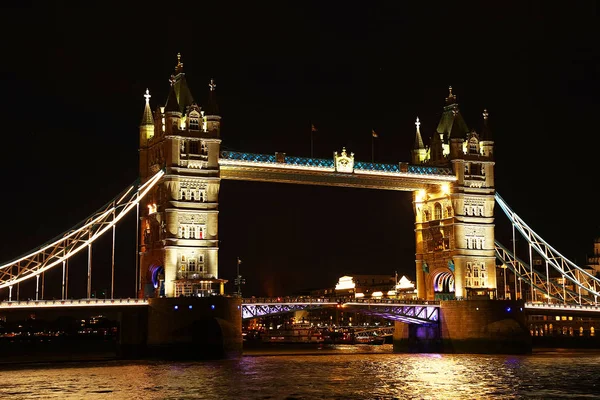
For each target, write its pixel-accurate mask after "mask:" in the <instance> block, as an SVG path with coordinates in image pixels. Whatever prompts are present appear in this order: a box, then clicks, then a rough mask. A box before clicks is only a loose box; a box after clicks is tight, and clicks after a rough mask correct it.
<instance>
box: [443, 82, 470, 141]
mask: <svg viewBox="0 0 600 400" xmlns="http://www.w3.org/2000/svg"><path fill="white" fill-rule="evenodd" d="M449 92H450V93H449V95H448V97H446V105H445V106H444V111H443V113H442V118H440V123H439V124H438V126H437V129H436V131H437V133H443V134H444V137H445V138H461V139H464V138H465V137H466V136H467V133H469V128H468V127H467V124H466V123H465V120H464V119H463V117H462V115H461V113H460V110H459V108H458V103H457V102H456V95H454V94H452V86H450V87H449Z"/></svg>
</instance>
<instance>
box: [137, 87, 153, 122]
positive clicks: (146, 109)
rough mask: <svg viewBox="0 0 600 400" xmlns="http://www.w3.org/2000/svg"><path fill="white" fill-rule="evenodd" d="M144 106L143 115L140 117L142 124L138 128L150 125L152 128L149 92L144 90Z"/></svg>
mask: <svg viewBox="0 0 600 400" xmlns="http://www.w3.org/2000/svg"><path fill="white" fill-rule="evenodd" d="M144 97H145V98H146V106H145V107H144V114H143V115H142V123H141V124H140V126H145V125H152V126H154V118H153V117H152V110H151V109H150V97H152V96H150V91H149V90H148V89H146V94H145V95H144Z"/></svg>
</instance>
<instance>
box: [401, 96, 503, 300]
mask: <svg viewBox="0 0 600 400" xmlns="http://www.w3.org/2000/svg"><path fill="white" fill-rule="evenodd" d="M449 92H450V93H449V95H448V97H447V98H446V105H445V106H444V109H443V113H442V117H441V119H440V122H439V124H438V126H437V129H436V131H435V132H434V133H433V135H432V137H431V140H430V143H429V145H428V146H427V147H426V146H425V145H424V144H423V140H422V137H421V132H420V122H419V120H418V119H417V123H416V125H417V133H416V138H415V145H414V149H413V151H412V162H413V164H424V165H431V166H445V167H450V168H452V170H453V172H454V174H455V175H456V178H457V180H456V181H455V182H454V183H453V184H452V185H448V186H443V187H441V188H440V189H439V190H430V191H424V190H420V191H416V192H414V193H413V209H414V212H415V239H416V276H417V292H418V297H419V298H421V299H426V300H434V299H453V298H457V299H475V298H479V299H483V298H490V299H493V298H495V297H496V288H497V286H496V264H495V262H496V261H495V254H494V203H495V202H494V194H495V188H494V142H493V140H492V134H491V131H490V129H489V127H488V116H489V115H488V112H487V110H484V112H483V125H482V128H481V129H480V132H479V133H477V132H476V131H475V130H470V129H469V128H468V127H467V124H466V123H465V121H464V119H463V117H462V115H461V113H460V109H459V106H458V103H457V101H456V95H454V94H453V93H452V87H450V90H449Z"/></svg>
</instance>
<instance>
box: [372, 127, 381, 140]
mask: <svg viewBox="0 0 600 400" xmlns="http://www.w3.org/2000/svg"><path fill="white" fill-rule="evenodd" d="M371 134H372V135H373V137H374V138H378V137H379V135H378V134H377V132H375V129H371Z"/></svg>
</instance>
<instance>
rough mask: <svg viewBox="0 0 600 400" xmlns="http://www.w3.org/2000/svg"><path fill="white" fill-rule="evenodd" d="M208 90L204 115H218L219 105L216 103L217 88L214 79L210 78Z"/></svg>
mask: <svg viewBox="0 0 600 400" xmlns="http://www.w3.org/2000/svg"><path fill="white" fill-rule="evenodd" d="M208 87H209V89H210V90H209V92H208V104H207V106H206V115H219V105H218V104H217V94H216V92H215V89H216V88H217V84H216V83H215V80H214V79H211V80H210V83H209V84H208Z"/></svg>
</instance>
